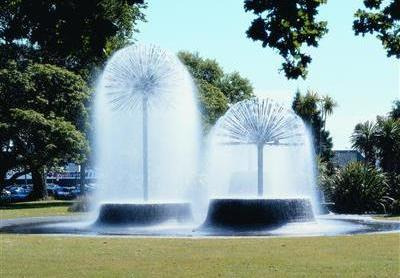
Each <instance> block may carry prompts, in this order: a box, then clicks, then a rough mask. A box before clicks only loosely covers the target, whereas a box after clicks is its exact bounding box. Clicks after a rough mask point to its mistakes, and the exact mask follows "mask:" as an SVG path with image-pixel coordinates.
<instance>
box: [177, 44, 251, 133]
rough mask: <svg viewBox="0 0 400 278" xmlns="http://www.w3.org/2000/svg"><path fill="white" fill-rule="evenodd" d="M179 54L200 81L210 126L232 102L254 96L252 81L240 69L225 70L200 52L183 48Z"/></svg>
mask: <svg viewBox="0 0 400 278" xmlns="http://www.w3.org/2000/svg"><path fill="white" fill-rule="evenodd" d="M178 57H179V59H180V60H181V61H182V63H183V64H184V65H185V66H186V67H187V69H188V70H189V72H190V73H191V75H192V76H193V77H194V79H195V81H196V83H197V87H198V89H199V102H200V104H201V107H202V111H201V113H202V119H203V125H204V127H205V128H206V129H207V128H209V127H210V126H211V125H213V124H214V123H215V122H216V121H217V119H218V118H219V117H220V116H222V115H223V114H224V113H225V112H226V110H227V109H228V107H229V105H231V104H233V103H236V102H238V101H241V100H244V99H248V98H251V97H253V87H252V85H251V83H250V81H249V80H248V79H246V78H243V77H242V76H241V75H240V74H239V73H238V72H234V73H224V71H223V69H222V67H221V66H220V65H219V64H218V63H217V61H215V60H212V59H205V58H202V57H200V55H199V54H198V53H190V52H186V51H181V52H179V53H178Z"/></svg>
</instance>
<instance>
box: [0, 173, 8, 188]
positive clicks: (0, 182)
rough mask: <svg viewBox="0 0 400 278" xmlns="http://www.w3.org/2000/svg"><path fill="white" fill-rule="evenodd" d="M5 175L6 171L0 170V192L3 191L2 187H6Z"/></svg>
mask: <svg viewBox="0 0 400 278" xmlns="http://www.w3.org/2000/svg"><path fill="white" fill-rule="evenodd" d="M6 175H7V169H1V168H0V191H1V190H3V188H4V187H6Z"/></svg>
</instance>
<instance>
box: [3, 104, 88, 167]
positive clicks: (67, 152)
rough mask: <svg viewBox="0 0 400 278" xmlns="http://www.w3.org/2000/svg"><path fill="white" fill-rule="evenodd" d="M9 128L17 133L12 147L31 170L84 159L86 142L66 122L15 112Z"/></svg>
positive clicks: (30, 111) (24, 111)
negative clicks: (14, 147)
mask: <svg viewBox="0 0 400 278" xmlns="http://www.w3.org/2000/svg"><path fill="white" fill-rule="evenodd" d="M10 127H11V128H12V129H13V130H14V132H15V134H14V136H13V137H12V141H13V144H14V145H15V146H16V149H17V150H18V152H19V153H20V155H21V156H23V157H24V161H25V162H26V163H27V165H30V167H40V166H48V167H51V166H53V165H55V164H64V163H66V162H69V161H76V162H79V161H80V160H82V159H83V152H82V150H84V149H85V148H86V147H87V146H86V140H85V138H84V136H83V134H82V133H81V132H79V131H78V130H77V129H76V127H75V126H74V125H73V124H71V123H70V122H67V121H65V120H64V119H63V118H58V117H49V118H46V117H45V116H44V115H43V114H41V113H38V112H36V111H34V110H21V109H13V110H12V112H11V124H10Z"/></svg>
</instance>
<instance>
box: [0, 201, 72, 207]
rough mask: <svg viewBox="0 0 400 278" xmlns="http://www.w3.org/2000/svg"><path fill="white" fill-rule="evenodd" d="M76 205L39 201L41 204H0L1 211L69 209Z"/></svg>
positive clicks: (66, 202)
mask: <svg viewBox="0 0 400 278" xmlns="http://www.w3.org/2000/svg"><path fill="white" fill-rule="evenodd" d="M74 203H75V201H39V202H22V203H6V204H0V209H33V208H50V207H69V206H71V205H72V204H74Z"/></svg>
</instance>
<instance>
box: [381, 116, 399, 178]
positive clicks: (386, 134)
mask: <svg viewBox="0 0 400 278" xmlns="http://www.w3.org/2000/svg"><path fill="white" fill-rule="evenodd" d="M376 138H377V139H376V141H377V142H376V145H377V148H378V156H379V159H380V162H381V167H382V169H383V170H384V171H385V172H389V173H396V174H400V120H395V119H391V118H386V117H378V118H377V131H376Z"/></svg>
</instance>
